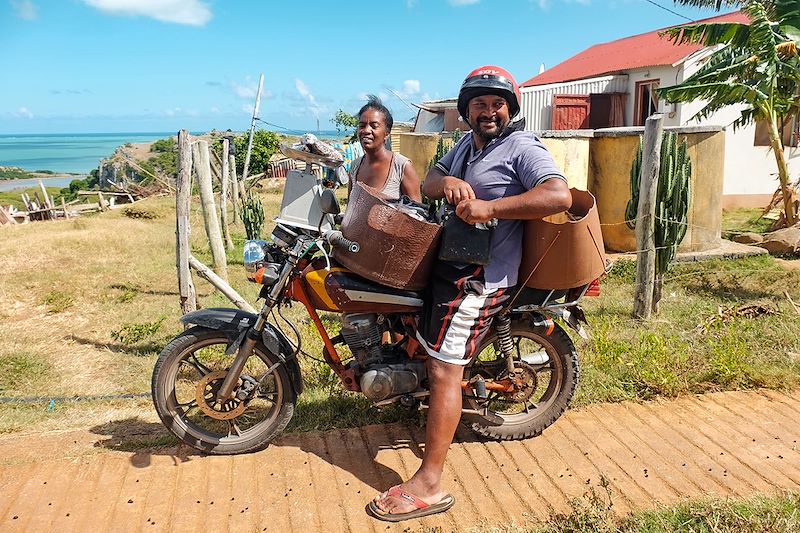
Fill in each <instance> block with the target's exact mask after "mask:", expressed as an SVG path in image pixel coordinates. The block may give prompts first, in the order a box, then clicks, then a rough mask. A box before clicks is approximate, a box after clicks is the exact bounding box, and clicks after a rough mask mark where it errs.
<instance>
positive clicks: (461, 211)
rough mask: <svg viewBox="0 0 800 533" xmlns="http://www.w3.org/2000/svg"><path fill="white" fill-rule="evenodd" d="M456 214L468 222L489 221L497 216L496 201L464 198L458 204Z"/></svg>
mask: <svg viewBox="0 0 800 533" xmlns="http://www.w3.org/2000/svg"><path fill="white" fill-rule="evenodd" d="M456 215H458V218H460V219H461V220H463V221H464V222H466V223H467V224H477V223H479V222H489V221H490V220H492V219H493V218H495V213H494V202H487V201H486V200H476V199H471V200H464V201H462V202H460V203H459V204H458V205H457V206H456Z"/></svg>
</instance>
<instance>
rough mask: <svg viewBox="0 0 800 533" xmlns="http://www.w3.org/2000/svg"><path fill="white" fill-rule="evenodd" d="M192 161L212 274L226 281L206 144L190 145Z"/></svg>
mask: <svg viewBox="0 0 800 533" xmlns="http://www.w3.org/2000/svg"><path fill="white" fill-rule="evenodd" d="M192 160H193V163H194V170H195V173H196V174H197V181H198V182H199V185H200V202H201V205H202V207H203V220H204V222H205V228H206V235H207V236H208V244H209V245H210V247H211V258H212V263H213V268H214V272H216V273H217V275H219V276H220V277H222V279H225V280H227V279H228V264H227V259H226V258H225V246H224V245H223V244H222V235H221V233H220V230H219V219H218V218H217V207H216V205H214V204H215V202H214V189H213V187H212V185H211V161H210V160H209V155H208V142H207V141H195V143H194V144H193V145H192Z"/></svg>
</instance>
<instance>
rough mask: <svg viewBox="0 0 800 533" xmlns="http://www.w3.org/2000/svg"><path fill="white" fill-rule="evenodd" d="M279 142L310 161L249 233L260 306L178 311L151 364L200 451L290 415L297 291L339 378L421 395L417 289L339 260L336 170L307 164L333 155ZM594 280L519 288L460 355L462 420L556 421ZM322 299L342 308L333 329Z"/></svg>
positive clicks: (493, 434) (250, 273) (483, 429)
mask: <svg viewBox="0 0 800 533" xmlns="http://www.w3.org/2000/svg"><path fill="white" fill-rule="evenodd" d="M282 149H283V151H284V153H285V154H287V155H288V156H290V157H293V158H295V159H301V160H303V161H305V162H306V171H304V172H301V171H299V170H292V171H290V172H289V173H288V176H287V178H286V183H285V187H284V193H283V200H282V203H281V211H280V214H279V216H278V217H277V219H276V221H275V222H276V225H275V227H274V229H273V230H272V234H271V239H270V240H269V241H259V240H255V241H247V242H246V243H245V247H244V266H245V269H246V271H247V277H248V280H249V281H252V282H255V283H258V284H260V285H261V289H260V295H259V298H263V299H264V304H263V306H262V307H261V309H260V311H259V312H258V314H252V313H248V312H244V311H241V310H238V309H226V308H212V309H203V310H199V311H195V312H191V313H189V314H187V315H185V316H183V317H182V318H181V322H183V323H184V324H185V325H186V326H189V325H191V326H192V327H190V328H189V329H187V330H185V331H184V332H183V333H181V334H180V335H178V336H177V337H175V338H174V339H173V340H172V341H171V342H169V343H168V344H167V345H166V347H165V348H164V349H163V350H162V352H161V354H160V355H159V357H158V360H157V362H156V364H155V368H154V371H153V377H152V397H153V402H154V404H155V408H156V411H157V412H158V415H159V417H160V418H161V421H162V422H163V423H164V425H165V426H166V427H167V429H168V430H169V431H170V432H171V433H172V434H174V435H175V436H176V437H177V438H178V439H180V440H181V441H182V442H184V443H185V444H187V445H189V446H191V447H193V448H196V449H197V450H200V451H202V452H204V453H208V454H218V455H226V454H239V453H248V452H253V451H256V450H260V449H263V448H265V447H266V446H267V445H268V444H269V443H270V442H271V441H272V440H274V439H275V438H276V437H277V436H278V435H279V434H280V433H281V432H282V431H283V430H284V429H285V428H286V426H287V424H288V423H289V421H290V420H291V418H292V415H293V413H294V409H295V403H296V400H297V398H298V396H299V395H300V394H301V393H302V392H303V377H302V374H301V369H300V365H299V364H298V357H299V356H300V355H301V354H302V353H303V350H302V342H301V336H300V334H299V331H298V329H297V327H296V326H295V325H294V324H293V323H292V322H291V321H290V320H287V319H285V318H283V314H282V312H281V311H282V308H283V307H284V306H287V305H290V304H292V303H295V302H296V303H299V304H301V305H302V306H303V307H304V308H305V310H306V311H307V313H308V316H309V317H310V319H311V321H312V322H313V324H314V326H315V327H316V330H317V332H318V333H319V335H320V337H321V339H322V341H323V344H324V348H323V350H322V356H323V358H324V360H325V362H326V363H327V364H328V365H330V367H331V369H332V370H333V371H334V372H335V373H336V375H337V376H338V377H339V379H340V381H341V384H342V386H343V387H344V388H345V389H346V390H348V391H353V392H360V393H362V394H364V395H365V396H366V397H367V398H369V399H370V400H371V401H372V402H373V403H374V405H375V406H377V407H383V406H388V405H392V404H399V405H402V406H405V407H407V408H411V409H413V408H417V409H426V408H427V399H428V397H429V395H430V392H429V388H428V381H427V376H426V367H425V360H426V358H427V354H426V353H425V351H424V349H423V348H422V347H421V346H420V344H419V342H418V341H417V340H416V335H415V332H416V328H417V322H418V319H419V314H420V311H421V309H422V306H423V296H422V294H421V293H419V292H414V291H408V290H401V289H395V288H390V287H388V286H385V285H380V284H378V283H374V282H372V281H369V280H367V279H365V278H363V277H360V276H357V275H355V274H354V273H352V272H351V271H349V270H348V269H346V268H342V267H341V266H338V265H336V263H335V261H334V260H332V258H331V255H332V252H335V249H336V248H342V249H346V250H349V251H350V252H353V253H357V252H358V251H359V250H360V247H361V245H360V244H359V243H358V242H353V241H351V240H348V239H347V238H345V237H344V236H343V235H342V232H341V231H340V230H338V229H335V227H336V226H337V224H338V223H340V222H341V216H342V215H341V214H340V209H339V204H338V202H337V200H336V197H335V194H334V192H333V190H332V188H331V182H333V183H334V184H335V183H336V181H337V180H336V179H333V180H327V182H326V180H324V179H323V178H321V177H320V175H319V174H320V173H314V172H313V167H314V166H315V165H317V166H319V167H321V169H322V170H323V171H328V173H329V175H330V174H332V172H331V171H330V170H328V169H332V167H336V166H338V162H336V161H333V162H331V161H330V160H328V159H326V158H325V157H322V156H318V155H315V154H311V153H307V152H301V151H299V150H295V149H293V148H290V147H282ZM309 169H311V171H309ZM338 172H340V173H341V169H338ZM340 175H341V174H340ZM597 293H599V285H598V283H597V280H595V281H594V282H592V283H591V284H588V285H585V286H582V287H578V288H576V289H571V290H569V291H557V290H538V289H528V288H523V289H522V290H521V291H520V292H519V293H518V294H517V295H516V296H515V297H514V298H513V299H512V305H511V306H509V307H507V308H506V309H505V310H504V311H503V312H501V313H500V314H499V315H498V316H497V317H496V318H495V320H494V321H493V325H492V327H491V331H490V332H489V333H488V334H487V335H486V337H485V338H484V340H483V342H482V344H481V345H480V347H479V349H478V353H477V356H476V357H474V358H473V360H472V361H471V362H470V363H469V364H468V365H467V366H466V368H465V373H464V379H463V381H462V384H461V388H462V391H463V406H462V407H463V408H462V421H464V422H465V423H466V424H467V425H469V427H471V429H472V430H473V431H475V432H476V433H478V434H479V435H481V436H483V437H487V438H490V439H496V440H511V439H524V438H528V437H533V436H536V435H539V434H540V433H541V432H542V431H543V430H544V429H545V428H547V427H548V426H550V425H551V424H552V423H553V422H555V421H556V420H557V419H558V418H559V417H560V416H561V414H562V413H563V412H564V411H565V410H566V409H567V407H568V405H569V404H570V401H571V399H572V396H573V394H574V392H575V388H576V386H577V383H578V376H579V372H580V371H579V362H578V354H577V352H576V349H575V345H574V344H573V342H572V340H571V338H570V336H569V335H568V334H567V332H566V330H565V329H564V326H567V327H569V328H572V329H573V330H575V331H576V332H577V333H578V334H580V335H582V336H585V335H586V334H585V331H584V329H583V327H582V324H581V323H582V322H585V318H584V316H583V312H582V311H581V309H580V307H579V302H580V300H581V299H582V298H583V297H584V296H586V295H587V294H588V295H593V294H597ZM319 311H325V312H333V313H339V314H340V316H341V330H340V331H339V332H338V333H337V334H335V335H332V334H331V332H329V328H326V326H325V324H324V323H323V320H322V319H321V318H320V314H319ZM276 315H277V316H276ZM287 332H288V333H287ZM344 347H346V348H347V349H349V352H350V354H352V355H351V356H349V357H348V356H346V355H345V353H346V351H345V350H343V349H342V348H344Z"/></svg>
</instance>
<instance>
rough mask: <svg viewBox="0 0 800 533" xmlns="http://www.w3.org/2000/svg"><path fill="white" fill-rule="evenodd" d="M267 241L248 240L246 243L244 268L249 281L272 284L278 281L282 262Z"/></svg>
mask: <svg viewBox="0 0 800 533" xmlns="http://www.w3.org/2000/svg"><path fill="white" fill-rule="evenodd" d="M271 252H272V250H271V245H270V244H269V243H267V241H246V242H245V243H244V254H243V255H244V269H245V271H246V272H247V279H248V281H252V282H254V283H258V284H260V285H267V286H271V285H272V284H273V283H275V282H276V281H278V275H279V274H280V267H281V262H280V260H279V258H277V257H275V255H277V254H274V253H271Z"/></svg>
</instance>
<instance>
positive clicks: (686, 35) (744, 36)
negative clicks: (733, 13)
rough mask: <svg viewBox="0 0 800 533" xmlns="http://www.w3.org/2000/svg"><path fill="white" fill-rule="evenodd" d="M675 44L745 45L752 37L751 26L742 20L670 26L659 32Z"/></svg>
mask: <svg viewBox="0 0 800 533" xmlns="http://www.w3.org/2000/svg"><path fill="white" fill-rule="evenodd" d="M659 35H660V36H662V37H667V38H668V39H669V40H670V41H672V42H673V43H674V44H702V45H704V46H714V45H716V44H732V45H734V46H745V45H746V44H747V43H748V41H749V37H750V27H749V26H748V25H747V24H742V23H740V22H711V23H705V24H687V25H685V26H677V27H675V28H669V29H666V30H664V31H662V32H660V33H659Z"/></svg>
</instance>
